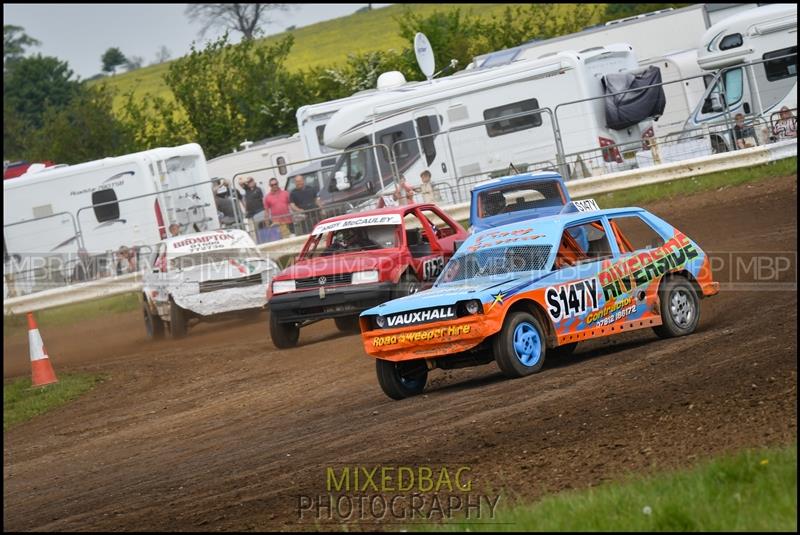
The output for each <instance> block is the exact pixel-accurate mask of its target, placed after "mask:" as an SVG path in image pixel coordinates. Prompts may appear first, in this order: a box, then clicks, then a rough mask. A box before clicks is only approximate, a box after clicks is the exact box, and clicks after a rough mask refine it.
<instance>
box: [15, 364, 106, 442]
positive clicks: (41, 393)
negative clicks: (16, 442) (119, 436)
mask: <svg viewBox="0 0 800 535" xmlns="http://www.w3.org/2000/svg"><path fill="white" fill-rule="evenodd" d="M103 379H104V377H103V376H101V375H89V374H85V373H72V374H66V373H65V374H63V375H60V376H59V377H58V383H55V384H52V385H46V386H42V387H39V388H31V380H30V379H17V380H15V381H13V382H10V383H6V384H4V385H3V431H6V430H7V429H9V428H10V427H12V426H14V425H17V424H20V423H22V422H26V421H28V420H30V419H31V418H33V417H35V416H38V415H40V414H43V413H45V412H47V411H49V410H52V409H55V408H56V407H60V406H61V405H64V404H66V403H68V402H70V401H72V400H74V399H76V398H77V397H79V396H80V395H81V394H84V393H86V392H88V391H89V390H91V389H92V388H94V386H95V385H96V384H97V383H99V382H100V381H102V380H103Z"/></svg>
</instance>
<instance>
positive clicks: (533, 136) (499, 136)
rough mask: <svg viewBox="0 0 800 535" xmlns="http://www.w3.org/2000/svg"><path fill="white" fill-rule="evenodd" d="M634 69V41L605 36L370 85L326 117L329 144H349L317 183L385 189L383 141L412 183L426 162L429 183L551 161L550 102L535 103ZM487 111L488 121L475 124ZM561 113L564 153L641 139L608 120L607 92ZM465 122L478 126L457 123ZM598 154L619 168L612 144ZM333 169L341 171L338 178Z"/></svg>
mask: <svg viewBox="0 0 800 535" xmlns="http://www.w3.org/2000/svg"><path fill="white" fill-rule="evenodd" d="M634 69H637V63H636V58H635V56H634V52H633V49H632V47H631V46H630V45H627V44H611V45H608V46H605V47H594V48H591V49H587V50H581V51H564V52H558V53H552V54H545V55H544V56H543V57H540V58H536V59H530V60H527V61H515V62H512V63H510V64H508V65H502V66H499V67H482V68H479V69H473V70H464V71H461V72H459V73H456V74H454V75H451V76H447V77H444V78H438V79H433V80H431V81H430V82H421V83H418V84H415V85H413V86H400V87H398V88H397V89H394V90H391V91H385V92H382V93H378V94H375V95H374V96H373V97H372V98H369V99H365V100H362V101H359V102H356V103H353V104H351V105H349V106H345V107H344V108H342V109H341V110H340V111H338V112H337V113H336V114H334V115H333V116H332V117H331V118H330V120H329V122H328V124H327V126H326V127H325V134H324V142H325V144H326V145H328V146H331V147H334V148H337V149H346V150H348V151H349V152H347V153H345V154H344V155H342V156H341V157H340V159H339V161H338V162H337V164H336V168H335V171H334V173H333V174H332V176H331V177H330V179H329V181H328V182H327V183H326V184H325V185H324V187H323V191H324V192H326V193H327V194H328V195H329V197H328V199H330V200H333V201H351V200H353V199H356V198H360V197H364V196H367V195H369V194H371V193H374V192H377V191H381V190H383V191H387V190H391V188H392V186H391V180H392V178H391V176H392V172H391V171H392V170H391V168H390V163H389V162H388V161H387V158H386V152H387V150H386V149H385V147H388V148H389V150H391V152H392V154H393V159H394V161H395V162H396V164H397V169H396V170H397V172H400V173H404V174H405V176H406V178H407V180H408V183H409V184H410V185H412V186H413V185H416V184H419V182H420V177H419V175H420V173H421V172H422V171H423V170H425V169H429V170H430V171H431V173H432V175H433V181H434V183H438V184H443V183H449V184H451V185H453V184H456V180H457V179H465V178H468V177H476V178H479V177H481V176H484V177H485V176H487V174H489V173H491V172H493V171H497V170H499V169H503V168H507V167H508V164H509V163H514V164H515V165H520V164H523V163H526V164H534V163H536V164H543V165H544V166H546V165H547V164H548V163H549V164H551V165H553V166H554V165H555V164H556V144H555V136H554V129H553V121H552V118H551V116H550V115H549V114H548V113H547V112H542V113H531V112H534V111H535V110H537V109H542V108H549V109H551V110H555V108H556V106H557V105H559V104H562V103H567V102H570V101H579V100H581V99H589V98H592V97H600V96H602V95H603V94H604V88H603V84H602V82H601V79H602V78H603V76H605V75H607V74H617V73H620V72H627V71H630V70H634ZM521 114H525V115H521ZM511 116H514V117H511ZM504 117H509V118H508V119H504ZM484 121H490V122H488V123H486V124H480V123H482V122H484ZM559 122H560V126H561V136H562V139H563V146H564V150H565V152H566V153H568V154H569V153H577V152H579V151H586V150H595V149H598V152H599V149H600V148H602V147H607V146H609V145H617V144H633V145H638V146H641V132H640V129H639V128H638V126H633V127H630V128H627V129H624V130H611V129H609V128H607V127H606V124H605V107H604V103H603V99H596V100H592V101H586V102H581V103H579V104H575V105H572V106H569V107H567V108H564V109H561V110H560V111H559ZM466 125H474V126H471V127H468V128H463V127H465V126H466ZM445 130H448V131H450V132H449V134H437V133H438V132H442V131H445ZM369 147H374V148H373V149H369ZM365 148H366V150H363V149H365ZM359 149H362V150H359ZM604 158H605V162H603V161H602V160H601V161H600V162H599V163H600V164H604V167H609V166H610V167H611V168H616V169H619V168H620V167H619V164H620V162H621V158H620V155H619V152H618V151H616V150H615V149H614V150H613V151H612V150H608V152H607V153H604ZM604 170H606V169H604ZM337 172H339V174H340V176H342V177H345V178H346V180H345V181H341V182H340V181H338V180H335V178H336V174H337ZM340 183H345V184H346V186H345V188H346V189H342V188H340V187H339V184H340Z"/></svg>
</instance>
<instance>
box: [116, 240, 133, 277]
mask: <svg viewBox="0 0 800 535" xmlns="http://www.w3.org/2000/svg"><path fill="white" fill-rule="evenodd" d="M116 257H117V259H116V265H115V271H116V274H117V275H122V274H124V273H135V272H136V253H135V252H134V251H133V250H132V249H129V248H128V247H125V246H124V245H123V246H122V247H120V248H119V250H118V251H117V254H116Z"/></svg>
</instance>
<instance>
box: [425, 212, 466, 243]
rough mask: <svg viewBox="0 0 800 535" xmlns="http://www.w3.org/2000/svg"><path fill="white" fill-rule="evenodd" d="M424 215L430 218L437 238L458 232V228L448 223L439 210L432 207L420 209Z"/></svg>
mask: <svg viewBox="0 0 800 535" xmlns="http://www.w3.org/2000/svg"><path fill="white" fill-rule="evenodd" d="M420 212H421V213H422V215H423V216H425V217H426V218H427V219H428V223H430V225H431V228H432V229H433V232H434V233H436V237H437V238H446V237H448V236H452V235H453V234H456V233H457V232H458V231H457V230H456V228H455V227H454V226H453V225H451V224H450V223H448V222H447V221H446V220H445V219H444V218H443V217H442V216H441V215H440V214H439V213H438V212H436V211H435V210H431V209H425V210H420Z"/></svg>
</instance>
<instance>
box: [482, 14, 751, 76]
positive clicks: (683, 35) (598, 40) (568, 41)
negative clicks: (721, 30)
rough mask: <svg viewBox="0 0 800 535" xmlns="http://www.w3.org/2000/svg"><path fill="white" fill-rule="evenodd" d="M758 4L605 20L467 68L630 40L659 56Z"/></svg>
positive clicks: (639, 50) (641, 51)
mask: <svg viewBox="0 0 800 535" xmlns="http://www.w3.org/2000/svg"><path fill="white" fill-rule="evenodd" d="M756 6H758V4H695V5H692V6H688V7H684V8H680V9H672V8H669V9H662V10H660V11H654V12H651V13H643V14H641V15H636V16H633V17H628V18H625V19H620V20H614V21H610V22H606V23H605V24H598V25H596V26H591V27H589V28H586V29H584V30H583V31H580V32H576V33H571V34H568V35H563V36H559V37H553V38H551V39H545V40H533V41H530V42H528V43H523V44H521V45H519V46H516V47H513V48H508V49H505V50H499V51H496V52H490V53H487V54H482V55H480V56H476V57H475V58H474V59H473V61H472V63H470V65H469V66H468V67H467V69H477V68H481V67H488V66H497V65H503V64H507V63H510V62H513V61H522V60H526V59H533V58H536V57H539V56H541V55H542V54H547V53H549V52H559V51H561V50H582V49H585V48H590V47H595V46H604V45H607V44H609V43H620V42H624V43H628V44H630V45H631V46H632V47H633V50H634V51H635V52H636V56H637V59H643V58H650V57H655V56H660V55H662V54H665V53H667V52H670V51H673V50H687V49H693V48H695V47H696V46H697V41H698V39H700V36H701V35H703V33H704V32H705V31H706V30H707V29H708V28H709V27H710V26H711V25H713V24H714V23H715V22H716V21H717V20H719V19H720V18H724V17H727V16H730V15H732V14H734V13H739V12H743V11H747V10H749V9H752V8H755V7H756Z"/></svg>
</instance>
